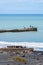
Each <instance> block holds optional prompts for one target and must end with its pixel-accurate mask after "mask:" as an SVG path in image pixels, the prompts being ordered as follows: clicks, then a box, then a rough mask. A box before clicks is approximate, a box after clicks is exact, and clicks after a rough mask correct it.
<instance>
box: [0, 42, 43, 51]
mask: <svg viewBox="0 0 43 65" xmlns="http://www.w3.org/2000/svg"><path fill="white" fill-rule="evenodd" d="M10 45H15V46H18V45H19V46H26V47H28V48H34V49H35V50H40V49H43V43H40V42H37V43H36V42H1V41H0V48H2V47H7V46H10Z"/></svg>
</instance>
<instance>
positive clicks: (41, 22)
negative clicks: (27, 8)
mask: <svg viewBox="0 0 43 65" xmlns="http://www.w3.org/2000/svg"><path fill="white" fill-rule="evenodd" d="M30 25H32V26H34V27H37V28H38V31H37V32H19V33H0V41H6V42H43V14H34V15H33V14H15V15H14V14H12V15H11V14H0V29H18V28H24V27H29V26H30Z"/></svg>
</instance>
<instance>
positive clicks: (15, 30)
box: [0, 28, 37, 33]
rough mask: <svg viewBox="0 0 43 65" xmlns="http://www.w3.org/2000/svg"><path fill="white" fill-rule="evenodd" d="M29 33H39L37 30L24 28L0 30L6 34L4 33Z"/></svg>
mask: <svg viewBox="0 0 43 65" xmlns="http://www.w3.org/2000/svg"><path fill="white" fill-rule="evenodd" d="M27 31H37V28H24V29H12V30H0V33H4V32H27Z"/></svg>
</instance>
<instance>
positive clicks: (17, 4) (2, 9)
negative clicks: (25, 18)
mask: <svg viewBox="0 0 43 65" xmlns="http://www.w3.org/2000/svg"><path fill="white" fill-rule="evenodd" d="M0 14H43V0H0Z"/></svg>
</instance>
